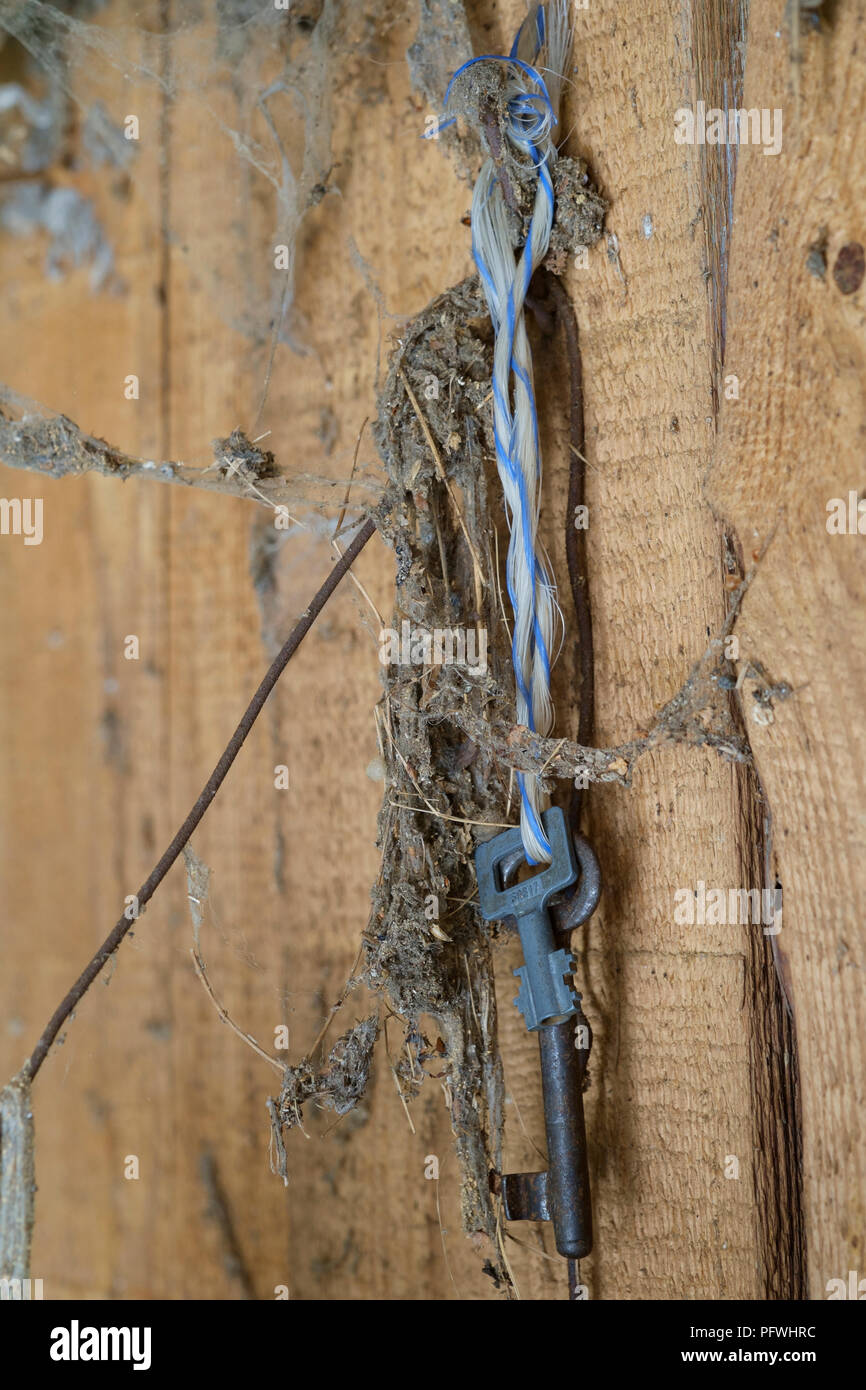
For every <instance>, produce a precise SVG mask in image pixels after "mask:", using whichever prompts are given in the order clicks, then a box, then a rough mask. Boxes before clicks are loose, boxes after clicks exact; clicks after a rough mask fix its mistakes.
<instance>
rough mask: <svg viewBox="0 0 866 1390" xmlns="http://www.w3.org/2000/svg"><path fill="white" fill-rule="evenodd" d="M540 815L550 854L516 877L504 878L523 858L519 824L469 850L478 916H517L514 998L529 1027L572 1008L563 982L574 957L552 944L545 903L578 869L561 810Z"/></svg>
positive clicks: (558, 1018)
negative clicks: (529, 873) (518, 961)
mask: <svg viewBox="0 0 866 1390" xmlns="http://www.w3.org/2000/svg"><path fill="white" fill-rule="evenodd" d="M542 820H543V822H544V829H545V831H546V833H547V838H548V841H549V843H550V848H551V853H552V856H553V858H552V861H551V863H550V864H546V865H544V867H542V868H541V869H539V871H538V872H537V873H536V874H535V875H534V876H533V877H532V878H529V879H525V880H524V882H522V883H510V882H509V878H510V876H511V874H512V873H513V872H514V870H515V869H516V868H517V866H518V865H519V864H520V863H522V862H523V858H524V854H523V842H522V840H521V836H520V830H519V829H517V828H515V829H514V830H506V831H504V832H503V834H501V835H497V836H496V837H495V838H494V839H492V840H488V841H486V843H485V844H483V845H479V846H478V849H477V850H476V851H475V869H476V873H477V875H478V899H479V903H480V906H481V914H482V916H483V917H484V918H485V920H486V921H488V922H490V921H497V920H501V919H502V918H505V917H513V918H515V920H516V922H517V930H518V931H519V933H520V943H521V945H522V947H523V960H524V964H523V965H522V966H520V968H519V969H517V970H515V972H514V973H515V975H518V976H519V977H520V982H521V984H520V992H519V994H518V996H517V998H516V999H515V1001H514V1002H515V1004H516V1005H517V1007H518V1009H519V1010H520V1012H521V1013H522V1014H523V1017H524V1019H525V1021H526V1026H527V1028H528V1029H529V1030H530V1032H535V1031H536V1030H537V1029H538V1028H542V1027H544V1026H545V1025H549V1024H553V1023H561V1022H563V1021H564V1020H565V1019H567V1018H571V1017H572V1016H573V1015H574V1014H576V1013H577V998H576V995H575V993H574V991H573V990H572V989H571V988H570V986H569V985H567V984H566V982H565V976H566V975H570V974H571V973H572V971H573V970H574V961H573V959H572V957H571V955H570V954H569V952H568V951H565V950H563V949H562V948H559V949H557V945H556V938H555V937H554V934H553V924H552V922H551V919H550V914H549V912H548V910H547V906H548V903H549V902H550V899H551V898H552V897H553V895H554V894H555V893H559V892H560V891H561V890H562V889H563V888H568V887H569V886H570V885H571V884H572V883H575V882H576V880H577V877H578V874H579V872H580V869H579V865H578V860H577V855H576V853H575V849H574V844H573V841H572V837H571V834H570V833H569V829H568V824H567V822H566V819H565V813H564V812H563V811H562V810H560V808H559V807H558V806H551V808H550V810H549V811H545V812H544V813H543V815H542Z"/></svg>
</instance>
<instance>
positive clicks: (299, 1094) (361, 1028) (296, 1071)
mask: <svg viewBox="0 0 866 1390" xmlns="http://www.w3.org/2000/svg"><path fill="white" fill-rule="evenodd" d="M378 1036H379V1015H378V1013H375V1014H371V1015H370V1016H369V1017H368V1018H365V1019H362V1021H361V1022H360V1023H357V1024H356V1025H355V1027H354V1028H350V1029H349V1031H348V1032H347V1033H344V1034H343V1035H342V1037H340V1038H338V1040H337V1042H336V1043H335V1044H334V1046H333V1047H332V1048H331V1051H330V1053H329V1054H328V1060H327V1062H326V1063H325V1065H324V1067H322V1068H321V1069H320V1070H319V1071H316V1070H315V1068H314V1066H313V1063H312V1062H311V1060H310V1058H309V1057H304V1058H303V1059H302V1061H300V1062H299V1063H298V1064H297V1066H293V1067H286V1071H285V1076H284V1079H283V1086H282V1090H281V1091H280V1098H279V1102H278V1104H277V1108H276V1115H277V1117H278V1122H279V1125H280V1126H281V1127H283V1126H284V1127H285V1128H286V1129H291V1128H293V1126H295V1125H298V1126H301V1127H302V1117H301V1110H302V1107H303V1105H304V1103H305V1102H306V1101H308V1100H315V1101H316V1102H317V1103H318V1104H319V1105H322V1106H325V1107H326V1108H327V1109H329V1110H333V1111H335V1112H336V1114H338V1115H345V1114H347V1112H348V1111H349V1110H352V1109H353V1108H354V1107H355V1106H356V1105H357V1103H358V1101H359V1100H360V1099H361V1097H362V1096H363V1094H364V1092H365V1091H366V1089H367V1082H368V1081H369V1079H370V1065H371V1063H372V1060H373V1048H374V1047H375V1045H376V1039H377V1038H378Z"/></svg>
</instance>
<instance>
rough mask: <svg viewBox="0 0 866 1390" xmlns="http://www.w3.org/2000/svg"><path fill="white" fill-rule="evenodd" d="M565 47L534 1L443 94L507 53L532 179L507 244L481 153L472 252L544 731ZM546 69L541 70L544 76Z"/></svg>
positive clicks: (529, 687)
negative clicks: (544, 470)
mask: <svg viewBox="0 0 866 1390" xmlns="http://www.w3.org/2000/svg"><path fill="white" fill-rule="evenodd" d="M570 48H571V29H570V26H569V23H568V18H567V3H566V0H553V3H552V4H550V5H548V6H547V7H545V6H542V5H536V6H534V8H533V9H532V10H531V11H530V13H529V14H528V15H527V18H526V19H525V21H524V23H523V24H522V26H521V28H520V29H519V30H518V33H517V36H516V38H515V40H514V44H513V46H512V49H511V53H510V54H509V55H508V57H503V56H496V55H492V54H485V55H483V56H482V57H479V58H473V59H471V60H470V62H469V63H465V64H464V65H463V67H462V68H459V69H458V70H457V72H456V73H455V74H454V76H453V77H452V79H451V82H450V83H449V86H448V91H447V92H446V95H445V105H446V106H447V104H448V99H449V96H450V93H451V90H452V88H453V85H454V83H455V82H456V81H457V80H458V79H459V77H460V76H461V74H462V73H463V72H465V71H466V69H467V68H469V67H471V66H473V65H474V64H476V63H486V62H497V63H504V64H505V65H506V75H505V83H504V98H505V105H506V111H507V120H506V122H505V133H506V138H507V140H508V141H509V143H510V144H511V146H512V147H513V150H514V152H515V153H516V154H517V155H518V156H520V157H522V159H523V161H524V162H525V167H527V168H528V169H530V170H531V171H532V173H533V175H534V177H535V180H536V189H535V198H534V203H533V209H532V216H531V218H530V221H529V227H528V230H527V234H526V240H525V242H524V245H523V247H522V248H520V249H519V250H518V251H515V249H514V247H513V244H512V234H511V231H510V226H509V219H508V212H507V207H506V202H505V196H504V193H503V190H502V185H501V182H500V180H499V177H498V172H497V167H496V164H495V163H494V161H493V160H492V159H488V160H486V161H485V163H484V165H483V166H482V169H481V172H480V174H479V176H478V180H477V182H476V184H475V189H474V192H473V196H472V254H473V256H474V259H475V264H476V265H477V267H478V273H479V275H480V276H481V282H482V285H483V287H484V293H485V296H486V299H487V306H488V310H489V312H490V318H491V322H492V324H493V328H494V332H495V345H494V352H493V428H494V438H495V445H496V465H497V470H498V472H499V478H500V481H501V483H502V490H503V494H504V498H505V508H506V515H507V519H508V526H509V531H510V539H509V545H508V558H507V562H506V583H507V587H508V596H509V599H510V601H511V608H512V612H513V614H514V632H513V636H512V644H511V657H512V664H513V666H514V676H515V683H516V688H517V722H518V723H519V724H523V725H525V726H526V727H527V728H529V729H531V730H532V731H534V732H537V733H539V734H542V735H546V734H549V733H550V731H551V729H552V727H553V704H552V701H551V698H550V667H551V650H552V646H553V643H554V639H555V634H556V627H557V622H558V620H561V614H560V611H559V606H558V604H557V601H556V585H555V582H554V579H553V575H552V573H551V569H550V564H549V561H548V558H547V555H546V553H545V551H544V548H543V546H542V545H541V543H540V541H539V538H538V522H539V514H540V509H541V449H540V447H539V440H538V414H537V411H536V405H535V389H534V385H533V375H532V353H531V351H530V347H529V338H528V336H527V332H526V324H525V320H524V301H525V299H526V294H527V291H528V289H529V282H530V280H531V279H532V276H533V273H534V271H535V269H536V267H537V266H538V265H539V264H540V262H541V261H542V260H543V258H544V256H545V255H546V253H547V248H548V245H549V242H550V232H551V228H552V226H553V206H554V198H553V182H552V179H551V168H552V165H553V162H554V160H555V158H556V147H555V145H554V143H553V137H552V132H553V127H554V126H555V125H556V124H557V119H558V118H557V110H558V105H559V96H560V88H561V74H562V73H563V70H564V67H565V63H566V60H567V57H568V53H569V51H570ZM529 58H531V60H532V61H528V60H527V59H529ZM542 71H544V72H545V73H547V80H546V81H545V78H544V77H542V75H541V73H542ZM517 781H518V787H519V791H520V830H521V835H522V839H523V847H524V852H525V854H526V858H527V860H528V861H529V862H530V863H532V864H538V863H549V862H550V858H551V850H550V844H549V842H548V839H547V835H546V834H545V831H544V827H543V824H542V821H541V811H542V809H543V805H542V803H543V801H544V800H545V798H544V797H543V795H542V791H541V787H540V783H539V779H538V777H537V776H536V775H535V774H533V773H518V774H517Z"/></svg>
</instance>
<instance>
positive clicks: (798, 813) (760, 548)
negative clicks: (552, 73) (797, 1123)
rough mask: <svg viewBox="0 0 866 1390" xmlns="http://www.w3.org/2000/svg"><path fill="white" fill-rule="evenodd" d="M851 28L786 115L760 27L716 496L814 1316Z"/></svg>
mask: <svg viewBox="0 0 866 1390" xmlns="http://www.w3.org/2000/svg"><path fill="white" fill-rule="evenodd" d="M863 22H864V10H863V7H862V5H852V6H850V7H846V8H845V9H844V11H843V10H839V11H836V12H834V14H833V16H832V22H831V23H827V22H826V21H824V22H823V23H822V26H821V30H820V32H818V31H813V32H812V33H811V34H809V35H805V36H804V38H803V41H802V57H803V61H802V64H801V65H800V71H799V88H800V96H799V110H798V104H797V101H796V91H795V80H796V77H797V70H796V68H794V67H792V65H791V62H790V58H789V47H788V44H787V41H786V37H785V35H784V34H783V35H781V36H780V35H779V34H778V32H777V30H778V16H776V15H775V14H774V13H773V12H772V11H771V9H770V7H769V6H765V5H753V6H752V12H751V18H750V24H749V36H748V54H749V57H748V64H747V68H746V84H745V104H746V106H747V107H752V106H755V107H759V108H767V109H769V110H773V109H776V108H778V109H781V110H782V111H783V112H784V136H783V147H782V151H781V154H780V155H779V156H776V157H767V156H765V155H764V154H763V153H762V151H761V149H760V148H756V147H754V146H748V147H743V148H742V149H741V150H740V160H739V169H738V173H737V196H736V207H737V216H736V219H735V225H734V234H733V241H732V247H731V266H730V286H729V309H728V319H729V341H728V350H727V359H726V366H725V371H726V373H733V374H736V376H737V378H738V380H739V383H740V385H739V399H729V400H723V402H722V405H721V415H720V431H719V440H718V445H717V449H716V453H715V457H714V461H713V467H712V470H711V473H710V476H709V483H708V495H709V497H710V499H711V501H712V503H713V505H714V507H715V508H716V509H717V511H718V513H719V514H720V515H721V516H722V517H724V519H725V520H726V522H728V524H729V525H731V526H732V527H733V529H734V531H735V533H736V536H737V538H738V542H739V545H740V547H741V551H742V563H743V566H744V568H745V570H746V571H754V573H755V577H754V579H753V582H752V584H751V587H750V588H749V590H748V593H747V595H746V597H745V600H744V603H743V609H742V616H741V618H740V620H739V622H738V624H737V628H736V632H737V634H738V636H739V639H740V669H741V670H742V671H747V670H748V666H749V663H758V664H759V669H762V670H763V671H764V672H765V673H770V674H769V675H764V676H763V678H762V679H757V680H756V679H754V678H753V677H752V676H750V677H749V678H748V679H747V680H746V682H745V686H744V704H745V707H746V711H747V713H748V714H749V716H750V720H749V732H750V737H751V741H752V746H753V748H754V749H755V754H756V759H757V766H758V770H759V773H760V777H761V781H762V783H763V786H764V788H765V791H766V796H767V800H768V804H769V809H770V811H771V813H772V838H773V843H772V849H773V853H774V855H775V859H776V864H777V872H778V876H779V879H780V881H781V883H782V886H783V893H784V899H783V903H784V906H783V925H782V930H781V932H780V933H779V935H778V937H777V938H776V945H777V947H778V953H779V957H780V967H781V968H782V970H783V971H784V974H785V976H786V978H787V979H788V981H789V992H790V998H791V1003H792V1006H793V1011H794V1017H795V1020H796V1034H797V1043H798V1049H799V1054H800V1069H801V1078H802V1108H803V1116H802V1123H803V1141H802V1142H803V1186H804V1200H805V1227H806V1241H807V1247H808V1268H809V1296H810V1297H812V1298H821V1297H826V1288H827V1282H828V1280H830V1279H833V1278H841V1279H846V1278H847V1277H848V1271H849V1270H850V1269H860V1268H861V1267H862V1263H863V1222H864V1145H863V1099H864V1096H863V1074H864V1068H863V1057H862V1049H863V1040H864V1036H866V1030H864V996H863V989H862V968H863V949H864V936H863V932H864V929H863V883H862V875H860V874H858V873H857V871H856V865H857V864H858V863H859V862H860V859H861V856H862V847H863V825H864V786H863V775H862V768H863V724H862V719H861V717H860V712H859V711H858V710H857V708H856V706H857V703H858V695H859V693H860V692H862V690H863V686H864V658H866V641H864V631H863V622H862V601H863V564H862V553H861V551H860V549H859V547H860V546H861V545H862V538H861V537H859V536H856V535H830V534H828V532H827V528H826V522H827V515H828V513H827V503H828V501H829V500H830V499H831V498H835V497H839V498H844V499H846V500H847V496H848V492H849V490H852V489H853V490H854V492H855V493H856V494H857V495H858V496H859V495H860V494H861V493H862V488H863V477H862V472H863V468H862V442H861V441H862V435H863V430H864V394H863V380H864V377H863V368H864V358H863V343H864V336H863V329H864V300H863V291H862V289H861V290H859V291H857V292H855V293H853V294H850V295H843V294H842V293H840V291H839V289H838V287H837V285H836V282H835V280H834V277H833V273H832V272H833V267H834V264H835V263H836V259H837V257H838V254H839V251H840V249H841V248H842V247H843V246H845V245H846V244H849V243H850V242H852V241H859V242H861V243H862V242H863V240H864V215H866V180H864V175H863V167H862V161H859V162H858V159H857V151H856V142H857V139H858V132H859V130H860V129H861V128H862V122H863V113H864V96H866V87H864V83H866V67H864V55H863V52H862V42H861V35H862V32H863ZM813 248H821V249H820V254H819V259H818V260H817V261H815V259H814V258H813V260H812V261H811V262H810V260H809V257H810V251H811V250H812V249H813ZM821 258H823V259H824V260H825V261H826V267H827V269H826V273H825V274H823V275H822V274H820V273H815V271H816V270H818V271H819V270H820V264H821ZM810 266H811V267H812V268H810ZM773 682H785V683H787V685H788V686H789V687H790V688H791V690H792V692H793V693H792V694H791V695H790V697H789V698H787V699H782V700H778V699H777V700H774V701H773V704H774V710H773V714H774V718H773V722H772V723H770V724H763V723H756V722H755V721H754V719H752V718H751V713H752V711H753V710H754V709H755V708H756V700H755V695H756V693H758V694H760V692H761V689H762V687H766V685H767V684H768V683H773Z"/></svg>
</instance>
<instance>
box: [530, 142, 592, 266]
mask: <svg viewBox="0 0 866 1390" xmlns="http://www.w3.org/2000/svg"><path fill="white" fill-rule="evenodd" d="M553 190H554V194H555V197H556V217H555V218H554V222H553V230H552V231H551V234H550V249H549V251H548V253H547V258H546V260H545V265H546V266H547V268H548V270H551V271H553V273H554V274H555V275H561V274H562V272H563V271H564V270H565V268H566V265H567V264H568V261H569V259H570V258H571V257H573V256H574V255H575V253H576V252H577V251H579V250H581V248H583V247H590V246H595V244H596V242H597V241H600V240H601V237H602V233H603V231H604V218H605V213H606V212H607V203H606V201H605V200H604V198H602V197H601V195H600V193H599V192H598V190H597V189H596V187H595V185H594V183H593V182H592V179H591V178H590V174H589V168H588V166H587V164H586V162H585V161H584V160H582V159H571V158H569V157H567V156H560V157H559V159H557V161H556V163H555V164H554V166H553Z"/></svg>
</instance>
